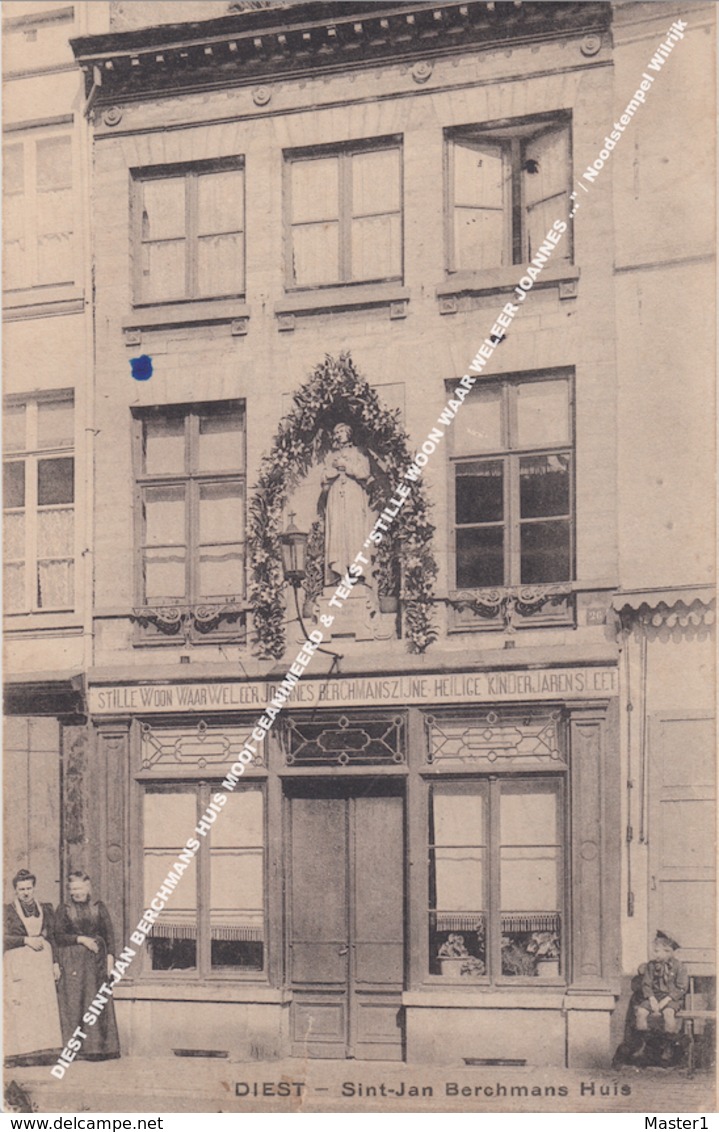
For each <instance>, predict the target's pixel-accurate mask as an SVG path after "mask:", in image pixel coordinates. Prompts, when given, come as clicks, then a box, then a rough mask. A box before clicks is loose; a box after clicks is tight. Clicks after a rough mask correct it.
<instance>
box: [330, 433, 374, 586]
mask: <svg viewBox="0 0 719 1132" xmlns="http://www.w3.org/2000/svg"><path fill="white" fill-rule="evenodd" d="M371 479H372V477H371V475H370V464H369V458H368V456H367V454H366V453H365V452H363V451H362V450H361V449H360V448H356V447H355V446H354V444H353V443H352V429H351V428H350V426H349V425H348V424H343V423H340V424H336V425H335V427H334V429H333V430H332V451H331V452H330V453H329V454H328V456H327V459H326V461H325V464H324V467H323V469H322V488H323V496H324V499H325V585H335V584H336V582H337V580H338V578H341V577H342V575H343V574H345V573H346V571H347V569H348V567H349V565H350V563H353V562H354V561H355V557H356V555H357V553H358V551H361V550H362V548H363V547H364V544H365V540H366V539H367V535H368V534H369V531H370V529H371V527H372V520H371V518H370V514H371V513H370V509H369V504H368V497H367V490H368V487H369V483H370V481H371Z"/></svg>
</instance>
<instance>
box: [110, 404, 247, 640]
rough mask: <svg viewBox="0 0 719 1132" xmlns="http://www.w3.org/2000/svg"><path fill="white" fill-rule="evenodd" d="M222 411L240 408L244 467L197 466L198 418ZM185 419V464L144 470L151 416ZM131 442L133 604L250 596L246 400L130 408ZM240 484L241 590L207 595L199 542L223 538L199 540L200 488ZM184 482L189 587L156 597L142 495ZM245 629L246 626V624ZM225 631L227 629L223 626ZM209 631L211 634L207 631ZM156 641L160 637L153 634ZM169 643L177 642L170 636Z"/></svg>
mask: <svg viewBox="0 0 719 1132" xmlns="http://www.w3.org/2000/svg"><path fill="white" fill-rule="evenodd" d="M223 412H224V413H239V414H241V417H242V427H241V429H240V430H238V434H237V435H238V439H239V440H240V443H241V446H242V447H241V452H242V460H241V463H242V467H241V468H240V469H238V470H235V469H229V468H227V469H221V470H218V469H212V470H207V471H202V470H201V469H200V468H199V466H198V460H197V456H198V448H199V435H200V418H202V417H214V418H221V417H222V416H223ZM172 418H174V419H176V420H181V421H182V422H183V429H184V469H183V471H182V472H154V473H147V472H145V471H144V470H143V463H144V461H143V457H144V426H145V423H146V422H147V421H148V420H153V419H155V420H165V421H166V420H169V419H172ZM132 447H133V471H134V513H135V524H134V527H135V532H134V533H135V550H134V561H135V604H136V605H137V606H141V607H145V608H147V609H162V608H166V607H167V606H168V604H176V605H180V606H183V607H185V606H186V607H194V606H197V605H206V606H213V605H216V604H217V605H221V604H223V603H227V602H229V601H234V602H236V603H237V604H241V603H243V602H244V601H245V600H246V594H247V410H246V403H245V401H244V400H241V399H237V400H231V401H214V402H213V401H210V402H207V401H203V402H196V403H191V404H185V403H183V404H177V405H175V404H171V405H157V406H152V407H151V408H141V409H136V410H133V412H132ZM215 483H219V484H238V485H239V487H240V489H241V491H240V496H241V500H242V507H243V515H244V519H245V527H244V529H243V530H242V531H241V532H239V534H240V536H241V537H239V538H237V539H236V540H234V541H233V542H232V543H231V544H229V543H228V545H236V544H239V545H241V547H242V571H243V582H244V585H243V592H242V593H241V594H235V595H229V594H228V595H226V596H225V597H223V598H220V597H216V598H203V597H202V595H201V594H200V593H199V592H198V591H199V551H200V547H201V546H204V545H207V546H221V545H225V544H224V543H211V544H210V543H208V544H201V543H200V526H199V523H200V519H199V501H200V489H201V487H202V486H204V485H206V484H215ZM172 486H182V487H184V491H185V496H184V512H185V514H184V531H185V544H184V545H185V593H184V595H183V596H182V597H181V598H176V599H174V601H173V602H172V603H170V602H169V600H160V599H157V598H152V599H148V598H147V597H146V595H145V571H144V554H145V550H146V549H147V547H146V544H145V517H144V500H145V493H146V490H147V489H148V488H153V487H172ZM218 632H219V633H220V634H222V632H223V630H214V631H213V632H212V634H211V637H212V639H217V636H218ZM242 632H243V633H244V629H243V630H242ZM224 633H225V634H227V633H228V630H224ZM229 635H230V636H232V637H236V636H237V635H238V630H235V631H234V632H233V631H230V632H229ZM205 637H207V634H205ZM153 640H154V641H155V643H158V644H159V643H161V641H159V640H157V639H156V638H153ZM169 643H176V642H174V641H172V639H170V642H169Z"/></svg>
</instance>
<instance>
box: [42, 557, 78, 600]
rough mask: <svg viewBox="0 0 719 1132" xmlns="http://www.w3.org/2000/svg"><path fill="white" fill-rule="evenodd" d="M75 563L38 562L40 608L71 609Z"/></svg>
mask: <svg viewBox="0 0 719 1132" xmlns="http://www.w3.org/2000/svg"><path fill="white" fill-rule="evenodd" d="M74 573H75V571H74V563H73V562H72V561H70V562H67V561H50V562H38V564H37V585H38V605H39V607H40V609H69V608H71V607H72V606H73V605H74V602H73V592H72V591H73V579H74Z"/></svg>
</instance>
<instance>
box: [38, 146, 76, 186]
mask: <svg viewBox="0 0 719 1132" xmlns="http://www.w3.org/2000/svg"><path fill="white" fill-rule="evenodd" d="M36 161H37V187H38V191H39V192H44V191H48V192H52V191H53V190H55V189H70V188H72V140H71V138H70V137H69V136H66V137H61V138H45V139H44V140H43V141H39V142H38V143H37V149H36Z"/></svg>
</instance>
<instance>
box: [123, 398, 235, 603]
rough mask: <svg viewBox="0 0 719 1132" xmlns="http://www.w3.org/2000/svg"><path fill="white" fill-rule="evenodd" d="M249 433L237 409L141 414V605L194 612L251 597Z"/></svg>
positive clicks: (225, 405)
mask: <svg viewBox="0 0 719 1132" xmlns="http://www.w3.org/2000/svg"><path fill="white" fill-rule="evenodd" d="M244 430H245V423H244V411H243V408H242V405H241V403H240V402H238V401H226V402H220V403H217V404H197V405H190V406H187V405H184V406H183V405H179V406H176V405H170V406H163V407H162V408H159V409H152V410H149V411H143V412H142V413H141V414H138V416H137V418H136V420H135V467H136V481H137V494H138V499H137V502H138V508H137V516H138V532H137V554H138V590H139V591H140V600H141V602H143V603H146V604H148V605H154V606H163V605H174V604H177V603H180V604H185V603H186V604H191V605H194V604H198V603H204V602H209V603H213V602H224V601H237V600H238V599H240V598H242V597H243V596H244V592H245V547H244V538H245V474H244V470H245V450H244Z"/></svg>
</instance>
